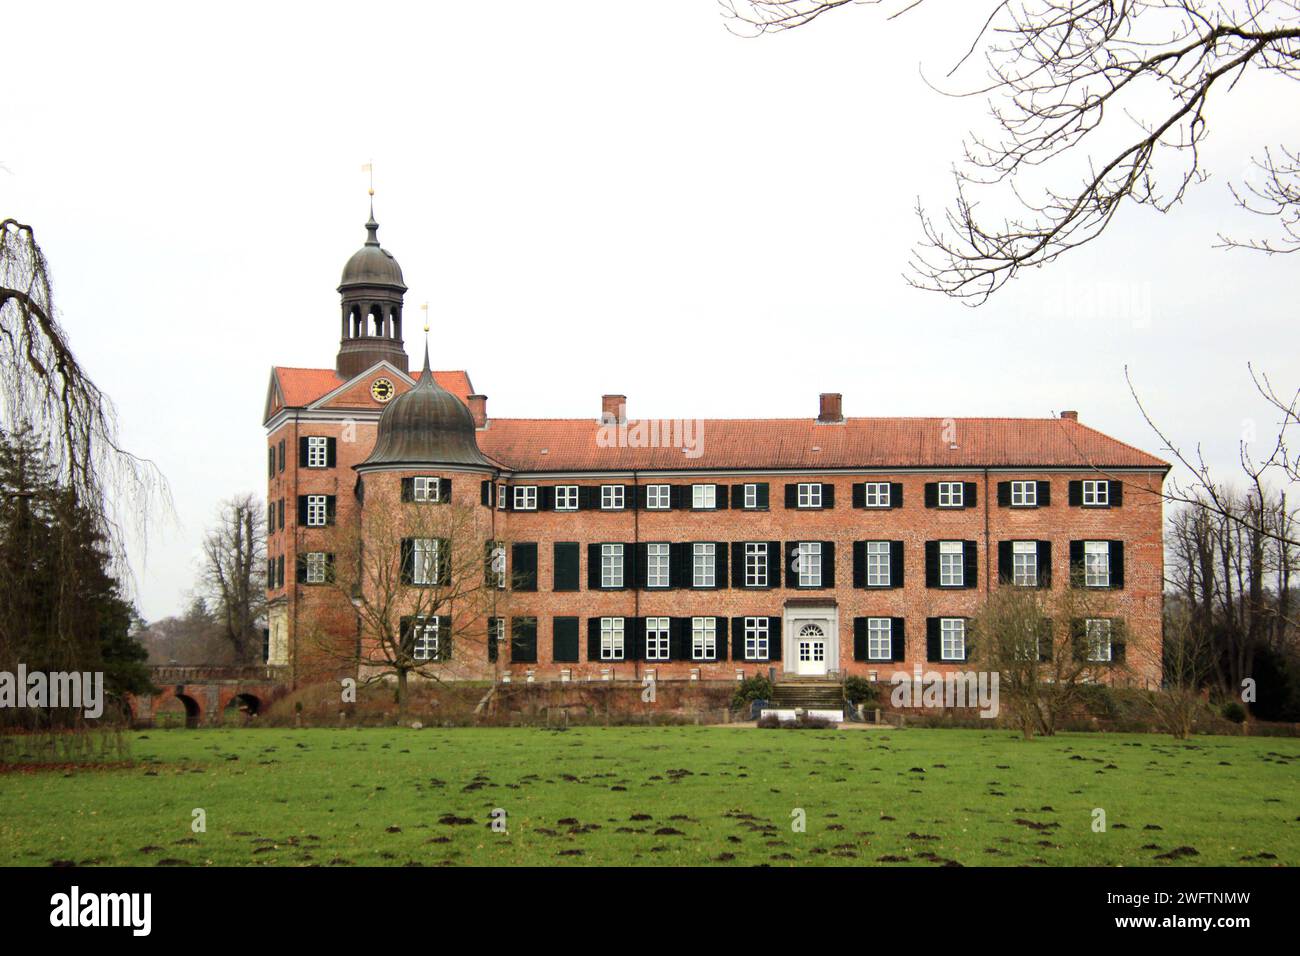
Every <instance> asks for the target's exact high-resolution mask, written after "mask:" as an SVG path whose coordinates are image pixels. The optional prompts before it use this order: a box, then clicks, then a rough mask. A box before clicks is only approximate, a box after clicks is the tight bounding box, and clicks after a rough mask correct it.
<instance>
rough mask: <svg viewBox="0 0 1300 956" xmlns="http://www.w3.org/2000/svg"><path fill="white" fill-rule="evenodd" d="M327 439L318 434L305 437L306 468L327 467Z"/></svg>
mask: <svg viewBox="0 0 1300 956" xmlns="http://www.w3.org/2000/svg"><path fill="white" fill-rule="evenodd" d="M329 447H330V446H329V439H328V438H322V437H320V436H319V435H311V436H308V438H307V467H308V468H328V467H329V465H328V462H329V460H330V459H329Z"/></svg>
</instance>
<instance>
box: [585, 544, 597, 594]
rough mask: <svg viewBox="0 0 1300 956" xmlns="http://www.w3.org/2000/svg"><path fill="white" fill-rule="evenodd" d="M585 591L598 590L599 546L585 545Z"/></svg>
mask: <svg viewBox="0 0 1300 956" xmlns="http://www.w3.org/2000/svg"><path fill="white" fill-rule="evenodd" d="M587 589H588V590H590V591H596V590H599V589H600V545H598V544H589V545H587Z"/></svg>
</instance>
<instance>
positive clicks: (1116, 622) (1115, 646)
mask: <svg viewBox="0 0 1300 956" xmlns="http://www.w3.org/2000/svg"><path fill="white" fill-rule="evenodd" d="M1123 625H1124V622H1123V621H1122V620H1120V619H1118V618H1111V625H1110V629H1111V633H1112V634H1113V635H1115V636H1113V637H1112V638H1111V640H1110V659H1111V660H1112V661H1115V662H1117V663H1123V661H1124V646H1125V645H1124V626H1123Z"/></svg>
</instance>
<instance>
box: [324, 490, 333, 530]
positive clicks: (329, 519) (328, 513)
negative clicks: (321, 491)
mask: <svg viewBox="0 0 1300 956" xmlns="http://www.w3.org/2000/svg"><path fill="white" fill-rule="evenodd" d="M334 500H335V499H334V495H326V496H325V523H326V524H333V523H334V515H335V511H334Z"/></svg>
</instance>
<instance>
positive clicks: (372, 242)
mask: <svg viewBox="0 0 1300 956" xmlns="http://www.w3.org/2000/svg"><path fill="white" fill-rule="evenodd" d="M356 286H389V287H391V288H393V289H397V290H400V291H402V292H405V291H406V283H405V281H403V279H402V267H401V266H399V265H398V264H397V260H396V259H395V258H394V257H393V254H392V253H391V252H389V251H388V250H387V249H384V248H382V247H381V246H380V245H379V223H377V222H375V212H374V210H373V209H372V210H371V211H370V220H369V221H368V222H367V223H366V243H365V245H363V246H362V247H361V248H360V249H358V250H357V251H356V252H354V253H352V258H351V259H349V260H348V261H347V265H345V266H344V267H343V278H342V279H340V280H339V289H338V291H339V292H342V291H343V290H344V289H351V288H354V287H356Z"/></svg>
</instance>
